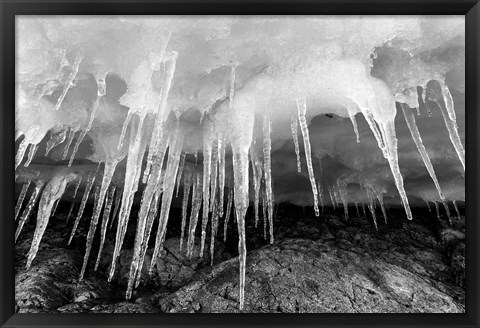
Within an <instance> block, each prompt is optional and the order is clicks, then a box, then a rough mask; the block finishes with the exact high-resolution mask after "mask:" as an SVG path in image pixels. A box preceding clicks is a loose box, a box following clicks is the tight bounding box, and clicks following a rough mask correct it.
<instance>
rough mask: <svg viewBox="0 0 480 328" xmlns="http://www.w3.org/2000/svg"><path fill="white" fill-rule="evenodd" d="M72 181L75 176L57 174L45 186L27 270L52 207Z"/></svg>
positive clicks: (28, 256)
mask: <svg viewBox="0 0 480 328" xmlns="http://www.w3.org/2000/svg"><path fill="white" fill-rule="evenodd" d="M73 179H75V175H73V174H63V172H59V174H57V175H55V176H54V177H53V178H52V179H51V180H50V181H49V182H48V184H47V185H46V186H45V189H44V190H43V192H42V197H41V199H40V202H39V204H38V212H37V225H36V227H35V232H34V234H33V240H32V244H31V246H30V251H29V252H28V255H27V265H26V267H27V269H28V268H30V266H31V265H32V261H33V259H34V258H35V257H36V256H37V251H38V247H39V246H40V241H41V240H42V237H43V234H44V232H45V229H46V228H47V225H48V221H49V219H50V214H51V211H52V208H53V205H54V204H55V202H56V201H57V200H58V199H60V198H61V197H62V195H63V193H64V192H65V189H66V187H67V184H68V183H69V182H70V181H71V180H73Z"/></svg>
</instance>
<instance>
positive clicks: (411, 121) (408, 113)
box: [400, 104, 445, 201]
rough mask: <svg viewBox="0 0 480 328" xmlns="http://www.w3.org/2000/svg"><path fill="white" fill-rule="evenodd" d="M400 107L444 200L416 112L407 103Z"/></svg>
mask: <svg viewBox="0 0 480 328" xmlns="http://www.w3.org/2000/svg"><path fill="white" fill-rule="evenodd" d="M400 107H401V108H402V111H403V116H404V117H405V121H406V122H407V126H408V129H409V130H410V134H411V135H412V138H413V141H415V145H416V146H417V149H418V152H419V153H420V156H421V157H422V160H423V163H424V164H425V167H426V168H427V171H428V173H429V174H430V177H431V178H432V180H433V183H434V184H435V187H436V188H437V192H438V195H439V196H440V199H441V200H442V201H444V200H445V196H444V195H443V193H442V190H441V188H440V184H439V183H438V179H437V175H436V174H435V170H434V169H433V165H432V162H431V161H430V156H428V153H427V150H426V149H425V146H424V145H423V141H422V137H421V136H420V132H419V131H418V128H417V124H416V122H415V114H413V112H412V110H411V109H410V108H408V106H407V105H406V104H400Z"/></svg>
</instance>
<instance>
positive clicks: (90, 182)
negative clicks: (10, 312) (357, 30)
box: [15, 52, 465, 309]
mask: <svg viewBox="0 0 480 328" xmlns="http://www.w3.org/2000/svg"><path fill="white" fill-rule="evenodd" d="M176 59H177V54H176V53H175V52H173V53H171V54H170V55H168V56H167V55H165V54H164V53H162V54H161V56H160V58H158V60H157V62H154V63H152V68H151V74H153V71H154V70H158V69H160V68H159V67H160V66H162V67H163V71H164V73H163V83H162V88H161V93H160V94H159V95H158V101H157V103H156V107H157V111H156V113H155V124H154V129H153V132H152V135H150V136H145V131H148V130H147V129H144V128H143V124H144V121H145V116H146V115H145V114H144V113H145V112H144V111H142V110H139V109H137V110H136V109H135V108H131V109H130V111H129V114H128V116H127V119H126V121H125V124H124V126H123V129H122V133H121V136H120V140H119V144H118V149H117V150H114V151H112V152H111V153H110V155H109V156H107V158H106V160H105V162H104V163H102V164H103V175H102V178H101V181H97V175H98V173H99V170H100V167H101V166H102V165H100V164H99V165H98V167H97V171H95V172H91V173H90V174H89V175H88V177H87V178H86V187H85V190H84V193H83V196H82V197H81V201H80V206H79V208H78V212H77V214H76V216H75V221H74V225H73V229H72V232H71V235H70V238H69V240H68V243H71V242H72V239H73V237H74V236H75V232H76V229H77V227H78V225H79V222H80V220H81V219H82V216H83V212H84V209H85V206H86V203H87V200H88V198H89V195H90V193H91V192H92V190H93V192H94V210H93V215H92V218H91V221H90V227H89V231H88V235H87V240H86V251H85V257H84V262H83V266H82V270H81V274H80V279H83V277H84V275H85V271H86V268H87V264H88V261H89V257H90V253H91V250H92V244H93V239H94V236H95V232H96V229H97V226H98V225H99V224H100V221H101V224H100V230H101V234H100V236H101V242H100V249H99V251H98V255H97V259H96V262H95V270H96V269H97V268H98V266H99V263H100V260H101V255H102V251H103V245H104V242H105V236H106V232H107V229H108V227H112V226H113V222H114V219H115V218H116V217H118V222H117V229H116V239H115V248H114V252H113V258H112V262H111V268H110V272H109V280H111V279H112V278H113V276H114V274H115V267H116V264H117V261H118V258H119V255H120V251H121V249H122V245H123V241H124V238H125V234H126V231H127V225H128V221H129V219H130V211H131V209H132V205H133V202H134V196H135V194H136V192H137V190H138V186H139V184H140V182H142V183H143V184H144V187H143V193H142V198H141V203H140V209H139V211H138V216H137V226H136V234H135V242H134V250H133V259H132V262H131V266H130V275H129V281H128V287H127V291H126V298H127V299H129V298H130V297H131V295H132V291H133V289H134V288H135V287H137V286H138V285H139V283H140V279H141V274H142V267H143V266H144V265H145V263H144V262H145V255H146V251H147V247H148V241H149V240H150V238H151V234H152V227H153V225H154V221H155V220H157V219H158V229H157V231H156V234H154V237H153V238H154V240H155V246H154V251H153V256H152V257H151V259H152V260H151V262H150V263H149V264H148V265H149V272H150V273H152V271H153V269H154V268H155V265H156V261H157V259H158V257H159V256H160V254H161V251H162V249H163V245H164V241H165V234H166V230H167V222H168V218H169V210H170V206H171V202H172V198H173V197H174V194H175V193H176V194H177V195H178V190H179V186H180V185H181V186H182V189H183V201H182V212H181V213H182V219H181V227H182V229H181V243H180V247H181V248H183V247H185V249H186V253H187V255H188V256H190V257H191V256H193V255H194V254H192V252H193V245H194V238H195V234H196V230H197V223H198V221H199V217H200V214H199V212H200V210H201V209H202V214H201V223H200V224H199V225H200V226H201V228H200V229H201V246H200V254H196V255H198V256H203V253H204V250H205V243H206V242H207V241H206V236H207V231H206V230H207V226H208V223H209V221H210V219H211V222H210V227H211V233H210V236H211V239H210V252H211V254H210V255H211V258H212V262H213V250H214V240H215V237H216V234H217V230H218V227H219V222H220V219H221V218H224V231H225V233H224V238H225V236H226V229H227V225H228V221H229V218H230V216H231V214H233V215H234V216H235V218H236V223H237V228H238V235H239V243H238V249H239V263H240V284H239V302H240V309H243V307H244V290H245V266H246V252H247V251H246V242H245V241H246V237H245V215H246V211H247V208H248V206H249V182H250V181H252V182H253V191H254V197H253V198H254V213H255V225H257V224H258V222H259V217H260V214H259V208H260V199H261V198H262V208H263V213H264V214H263V218H264V234H265V237H266V235H267V225H268V227H269V237H270V242H271V243H273V241H274V239H273V219H274V217H273V216H274V206H273V205H274V196H273V195H274V194H273V189H272V172H271V140H270V134H271V129H272V127H271V122H270V118H269V117H268V116H264V117H262V119H263V120H262V123H263V124H262V131H263V138H262V139H263V143H262V147H261V148H262V151H261V152H257V151H256V149H255V140H253V125H254V122H255V117H254V116H255V113H254V112H253V109H252V108H251V106H249V104H247V103H244V102H242V101H235V90H234V86H235V67H232V74H231V81H230V84H231V86H230V95H229V101H228V103H227V102H225V104H223V106H224V109H226V113H227V115H226V117H227V119H228V123H225V122H224V123H223V124H224V125H228V129H229V133H228V136H227V134H226V133H225V129H224V128H220V127H219V123H218V122H216V121H215V120H209V119H208V118H206V119H205V120H203V122H202V126H203V130H204V131H203V132H204V133H203V135H204V137H203V138H204V140H203V165H202V167H201V169H198V170H197V169H195V168H194V169H192V167H191V166H187V165H185V163H186V155H187V152H186V151H184V148H183V146H184V135H183V134H182V132H181V127H180V125H179V123H178V118H177V123H176V125H175V124H173V128H171V129H166V128H165V126H166V125H165V121H166V117H167V116H168V115H167V114H168V113H167V111H166V108H167V100H168V94H169V91H170V87H171V83H172V79H173V77H174V74H175V67H176ZM80 62H81V57H77V58H76V59H75V62H74V63H72V64H71V69H70V74H69V75H68V76H67V77H66V78H65V81H64V87H63V90H62V93H61V95H60V97H59V98H58V100H57V102H56V104H55V105H54V106H53V108H52V110H59V108H60V107H61V104H62V102H63V99H64V98H65V95H66V94H67V92H68V90H69V88H70V87H71V85H72V82H73V80H74V79H75V75H76V73H77V72H78V65H79V64H80ZM150 80H151V78H150V79H148V80H147V81H150ZM97 85H98V93H97V97H96V100H95V101H94V103H93V105H92V106H93V107H92V110H91V111H90V113H91V114H90V115H91V117H90V120H89V122H88V125H87V127H86V128H83V130H81V131H80V135H79V137H78V138H77V142H76V144H75V146H74V151H73V154H72V156H71V159H70V162H69V165H68V166H70V165H71V164H72V161H73V158H74V157H75V153H76V150H77V149H78V147H79V145H80V143H81V142H82V140H83V138H84V137H85V135H86V134H87V133H88V131H89V130H90V128H91V126H92V122H93V120H94V118H95V114H96V111H97V108H98V105H99V102H100V100H101V98H102V97H103V96H104V95H105V79H104V76H103V75H102V77H100V78H98V79H97ZM147 87H148V85H147ZM145 97H147V96H145ZM426 97H427V98H428V100H429V101H433V102H435V103H437V104H438V106H439V108H440V110H441V113H442V115H443V118H444V120H445V124H446V126H447V129H448V132H449V134H450V139H451V141H452V144H453V145H454V147H455V150H456V152H457V154H458V157H459V159H460V161H461V163H462V165H463V168H465V151H464V149H463V146H462V144H461V141H460V138H459V135H458V128H457V124H456V117H455V111H454V106H453V100H452V97H451V95H450V92H449V90H448V87H447V86H446V84H445V83H443V82H437V81H432V82H431V83H429V85H428V87H427V92H426ZM392 99H393V98H392ZM378 102H379V104H377V105H378V106H383V105H385V106H387V105H388V106H395V103H394V102H392V103H388V102H387V103H386V102H382V101H381V100H379V101H378ZM296 105H297V108H295V110H294V111H293V113H295V114H293V115H292V121H291V129H292V134H293V141H294V145H295V153H296V156H297V170H298V171H299V172H300V170H301V163H300V157H301V155H300V145H299V141H298V124H299V125H300V130H301V135H302V137H303V146H304V147H303V148H304V151H305V160H306V164H307V170H308V176H309V180H310V183H311V187H312V194H313V205H314V210H315V214H316V215H317V216H319V213H320V210H319V201H320V203H321V207H322V209H323V206H324V199H323V198H324V194H326V195H329V196H330V199H331V202H332V204H333V206H336V204H339V203H341V204H343V208H344V211H345V217H346V218H347V219H348V184H349V183H351V182H354V183H358V181H355V180H352V177H340V178H339V179H338V180H337V182H336V185H333V186H329V187H326V186H325V185H324V183H322V181H321V179H322V177H321V176H320V180H318V181H317V180H316V178H315V175H314V170H313V163H312V154H311V152H312V151H311V146H310V138H309V131H308V125H307V118H306V113H307V106H308V104H307V101H306V98H305V97H299V98H298V99H297V100H296ZM400 107H401V109H402V111H403V114H404V117H405V120H406V122H407V125H408V128H409V129H410V132H411V135H412V137H413V140H414V141H415V144H416V146H417V148H418V151H419V153H420V155H421V157H422V159H423V162H424V163H425V166H426V168H427V170H428V172H429V174H430V176H431V178H432V180H433V181H434V183H435V186H436V188H437V190H438V195H439V201H440V202H441V203H443V205H444V207H445V209H446V210H447V213H448V216H449V217H450V214H449V213H450V212H449V210H448V204H447V202H446V199H445V196H444V195H443V193H442V191H441V188H440V185H439V183H438V179H437V177H436V175H435V171H434V169H433V166H432V163H431V161H430V158H429V156H428V153H427V151H426V149H425V146H424V145H423V142H422V138H421V136H420V132H419V131H418V129H417V126H416V123H415V115H414V114H413V112H412V109H410V108H409V107H408V106H407V105H405V104H400ZM395 112H396V111H395ZM362 113H363V115H364V116H365V118H366V120H367V122H368V124H369V126H370V128H371V130H372V132H373V134H374V136H375V138H376V140H377V142H378V145H379V147H380V149H381V150H382V153H383V155H384V157H385V158H386V159H387V160H388V163H389V165H390V168H391V171H392V173H393V177H394V181H395V184H396V186H397V188H398V191H399V193H400V196H401V199H402V202H403V205H404V208H405V211H406V214H407V218H408V219H412V214H411V211H410V207H409V204H408V199H407V196H406V193H405V190H404V187H403V179H402V175H401V173H400V169H399V166H398V155H397V139H396V136H395V127H394V124H393V120H377V119H376V117H375V114H374V111H370V110H368V109H362ZM133 117H136V118H138V119H136V120H132V118H133ZM349 117H350V119H351V120H352V123H353V127H354V131H355V133H356V135H357V141H358V142H360V139H359V136H358V131H357V127H356V122H355V114H354V112H352V111H350V110H349ZM128 127H130V140H129V154H128V157H127V159H126V174H125V181H124V185H123V187H121V186H116V185H113V184H112V183H111V182H112V177H113V175H114V173H115V170H116V167H117V164H118V163H119V162H120V161H122V160H123V156H121V155H120V150H121V149H122V148H123V146H124V139H125V136H126V132H127V130H128ZM76 132H78V131H77V130H76V129H70V130H69V132H68V137H67V131H65V130H64V131H52V133H51V138H50V140H49V141H48V143H47V153H48V152H49V151H50V150H51V149H52V148H53V147H56V146H58V145H60V144H62V143H64V142H65V141H66V143H65V147H64V158H66V156H67V154H68V152H69V148H70V145H71V143H72V141H73V139H74V136H75V134H76ZM17 137H19V136H17ZM228 144H229V146H231V154H232V161H233V177H234V178H233V182H231V183H226V176H228V175H227V174H226V172H225V159H226V147H227V145H228ZM28 145H30V151H29V154H28V158H27V160H26V162H25V163H24V166H28V165H29V164H30V163H31V161H32V159H33V157H34V155H35V152H36V151H37V148H38V146H37V145H36V144H33V143H31V141H30V140H28V139H27V138H25V139H23V141H22V142H21V144H20V146H19V149H18V152H17V156H16V164H15V165H16V168H17V167H18V166H19V165H20V164H21V163H22V161H23V158H24V155H25V152H26V149H27V146H28ZM147 150H148V151H147ZM194 155H195V156H196V155H197V154H196V153H195V154H194ZM145 158H146V166H145V169H144V170H143V172H142V163H144V159H145ZM165 159H166V160H165ZM250 163H251V168H252V172H253V177H249V167H250ZM320 164H321V162H320ZM72 172H73V171H72V170H69V169H68V168H65V169H62V170H57V171H56V173H55V174H54V175H53V177H52V178H51V179H50V180H49V181H43V180H35V181H34V182H35V187H34V189H33V192H32V194H31V196H30V199H29V200H28V203H27V204H26V206H25V207H24V210H23V212H22V214H21V215H20V211H21V209H22V207H23V202H24V199H25V197H26V194H27V191H28V189H29V187H30V185H31V184H32V181H30V180H29V181H27V182H26V183H25V184H24V185H23V188H22V190H21V193H20V197H19V199H18V203H17V206H16V208H15V219H17V218H18V221H19V222H18V225H17V230H16V234H15V238H16V239H17V238H18V236H19V234H20V232H21V230H22V227H23V226H24V224H25V221H26V220H27V219H28V217H29V215H30V213H31V211H32V209H33V208H34V206H35V204H36V203H37V201H38V202H39V204H38V214H37V225H36V229H35V233H34V237H33V241H32V244H31V248H30V251H29V253H28V258H27V267H30V266H31V264H32V261H33V260H34V258H35V256H36V254H37V251H38V248H39V244H40V241H41V239H42V236H43V234H44V232H45V229H46V227H47V224H48V221H49V218H50V217H51V216H52V215H54V213H55V209H56V207H57V205H58V203H59V201H60V199H61V198H62V195H63V194H64V193H65V191H66V189H67V187H68V186H69V185H72V186H73V188H74V196H73V197H74V200H73V201H72V203H71V207H70V210H69V215H68V217H70V216H71V215H72V214H73V211H74V208H75V204H77V203H76V197H77V192H78V189H79V186H80V184H81V182H82V176H81V175H80V174H75V173H72ZM361 185H362V186H363V188H364V189H365V191H366V196H367V199H368V208H369V210H370V212H371V214H372V217H373V220H374V223H375V226H376V225H377V222H376V216H375V206H376V205H375V203H376V201H375V200H378V203H379V204H380V206H381V210H382V213H383V216H384V218H385V221H386V220H387V214H386V210H385V206H384V204H383V192H384V191H383V190H382V189H380V188H378V187H375V185H374V184H371V183H369V182H368V181H363V182H361ZM175 186H176V188H177V190H176V192H175ZM225 190H227V192H226V194H225ZM326 190H328V194H327V191H326ZM225 198H227V202H226V208H225V201H224V199H225ZM435 204H436V206H437V213H438V203H437V202H435ZM355 205H356V208H357V211H358V205H357V204H355ZM454 206H455V209H456V210H457V213H458V209H457V206H456V203H454ZM188 208H191V210H190V215H189V217H188V215H187V214H188ZM102 209H103V217H102V218H101V213H102ZM232 209H233V213H232ZM362 209H363V212H364V213H365V207H364V206H362ZM187 219H189V224H188V226H187ZM185 238H186V244H185V245H184V239H185Z"/></svg>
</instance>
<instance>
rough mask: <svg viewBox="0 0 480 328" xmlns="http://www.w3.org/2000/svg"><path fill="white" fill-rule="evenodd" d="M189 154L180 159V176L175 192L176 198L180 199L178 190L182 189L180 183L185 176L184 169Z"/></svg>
mask: <svg viewBox="0 0 480 328" xmlns="http://www.w3.org/2000/svg"><path fill="white" fill-rule="evenodd" d="M186 155H187V154H185V153H183V154H182V157H180V167H179V168H178V176H177V187H176V189H177V190H176V192H175V197H178V190H179V189H180V181H182V174H183V167H184V166H185V157H186Z"/></svg>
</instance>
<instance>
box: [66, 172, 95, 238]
mask: <svg viewBox="0 0 480 328" xmlns="http://www.w3.org/2000/svg"><path fill="white" fill-rule="evenodd" d="M97 170H98V166H97ZM96 175H97V171H95V173H91V174H89V175H88V178H87V184H86V186H85V191H84V193H83V197H82V202H81V203H80V208H79V210H78V214H77V217H76V218H75V223H74V224H73V228H72V232H71V233H70V238H69V239H68V245H70V243H71V242H72V239H73V236H74V235H75V232H76V231H77V227H78V224H79V223H80V219H81V218H82V215H83V211H84V210H85V205H86V204H87V200H88V196H89V195H90V190H91V189H92V186H93V184H94V183H95V176H96Z"/></svg>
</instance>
